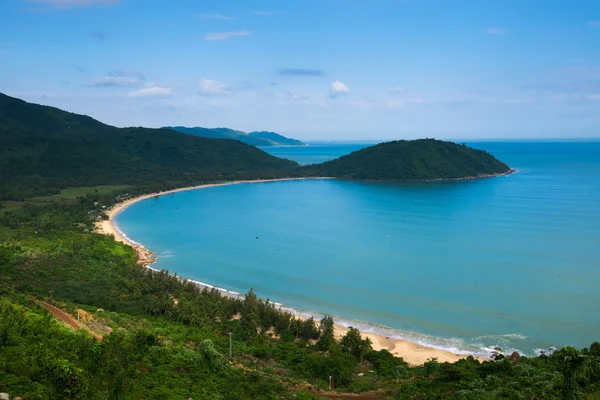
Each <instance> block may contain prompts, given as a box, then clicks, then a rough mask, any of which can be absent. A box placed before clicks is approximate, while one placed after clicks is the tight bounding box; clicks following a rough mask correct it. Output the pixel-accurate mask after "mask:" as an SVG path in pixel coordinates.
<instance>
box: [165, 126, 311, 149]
mask: <svg viewBox="0 0 600 400" xmlns="http://www.w3.org/2000/svg"><path fill="white" fill-rule="evenodd" d="M163 128H166V129H173V130H175V131H177V132H182V133H187V134H189V135H196V136H201V137H208V138H214V139H234V140H239V141H240V142H243V143H246V144H250V145H252V146H290V145H295V146H298V145H303V144H304V143H302V142H301V141H299V140H295V139H290V138H287V137H285V136H282V135H279V134H277V133H275V132H251V133H249V134H248V133H246V132H242V131H236V130H234V129H229V128H201V127H194V128H188V127H185V126H165V127H163Z"/></svg>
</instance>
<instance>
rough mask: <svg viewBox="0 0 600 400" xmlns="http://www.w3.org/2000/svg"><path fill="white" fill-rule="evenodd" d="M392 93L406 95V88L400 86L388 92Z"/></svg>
mask: <svg viewBox="0 0 600 400" xmlns="http://www.w3.org/2000/svg"><path fill="white" fill-rule="evenodd" d="M388 92H390V93H404V88H403V87H400V86H394V87H392V88H390V89H389V90H388Z"/></svg>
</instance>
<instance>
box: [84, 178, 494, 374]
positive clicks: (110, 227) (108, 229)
mask: <svg viewBox="0 0 600 400" xmlns="http://www.w3.org/2000/svg"><path fill="white" fill-rule="evenodd" d="M305 179H329V178H286V179H266V180H251V181H234V182H225V183H217V184H205V185H199V186H193V187H185V188H179V189H174V190H170V191H165V192H161V193H151V194H147V195H143V196H139V197H136V198H133V199H129V200H126V201H124V202H122V203H118V204H116V205H115V206H113V207H112V208H111V209H109V210H108V211H106V214H107V216H108V220H102V221H98V222H97V223H96V231H97V232H99V233H102V234H106V235H112V236H113V237H114V238H115V240H116V241H118V242H122V243H125V244H128V245H130V246H132V247H133V248H134V249H135V250H136V252H137V254H138V260H139V263H140V264H143V265H144V266H146V267H148V268H151V264H152V263H153V262H154V261H155V260H156V257H155V255H154V253H153V252H152V251H150V249H146V248H144V247H143V246H141V245H140V244H138V243H135V242H134V241H132V240H131V239H129V238H128V237H127V236H126V235H125V234H124V233H123V232H121V231H120V230H119V229H118V228H117V226H116V225H115V218H116V217H117V215H119V214H120V213H121V212H122V211H123V210H125V209H126V208H127V207H129V206H131V205H132V204H134V203H137V202H139V201H142V200H145V199H149V198H152V197H155V196H160V195H167V194H171V193H175V192H182V191H189V190H196V189H203V188H210V187H216V186H224V185H234V184H242V183H264V182H276V181H288V180H305ZM198 284H200V285H204V284H203V283H200V282H198ZM204 286H209V285H204ZM209 287H210V286H209ZM224 294H226V295H234V294H232V293H230V292H227V291H224ZM347 331H348V328H346V327H344V326H342V325H340V324H336V326H335V335H336V337H337V338H338V339H339V338H341V337H342V336H343V335H345V333H346V332H347ZM361 335H362V336H363V338H369V339H370V340H371V342H372V346H373V349H374V350H376V351H378V350H382V349H385V350H388V351H389V352H391V353H392V354H394V355H396V356H399V357H402V358H403V359H404V360H405V361H406V362H408V363H409V364H411V365H422V364H423V363H424V362H426V361H427V360H429V359H433V358H435V359H437V361H438V362H455V361H458V360H460V359H462V358H465V357H467V356H468V355H464V354H454V353H452V352H449V351H444V350H439V349H435V348H431V347H426V346H422V345H421V344H419V343H414V342H410V341H407V340H400V339H396V338H391V337H388V336H384V335H379V334H375V333H371V332H361ZM479 360H480V361H485V360H486V359H483V358H479Z"/></svg>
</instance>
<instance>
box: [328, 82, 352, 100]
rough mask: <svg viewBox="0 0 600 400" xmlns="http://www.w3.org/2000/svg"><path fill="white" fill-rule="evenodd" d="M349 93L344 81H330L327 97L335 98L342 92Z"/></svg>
mask: <svg viewBox="0 0 600 400" xmlns="http://www.w3.org/2000/svg"><path fill="white" fill-rule="evenodd" d="M346 93H350V89H349V88H348V86H346V84H345V83H344V82H341V81H337V80H336V81H333V82H332V83H331V90H330V91H329V97H331V98H332V99H335V98H337V97H339V96H341V95H343V94H346Z"/></svg>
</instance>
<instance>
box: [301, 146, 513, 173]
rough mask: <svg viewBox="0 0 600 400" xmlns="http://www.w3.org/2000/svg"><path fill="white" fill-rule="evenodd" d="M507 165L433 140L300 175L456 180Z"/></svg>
mask: <svg viewBox="0 0 600 400" xmlns="http://www.w3.org/2000/svg"><path fill="white" fill-rule="evenodd" d="M508 171H510V168H509V167H508V165H506V164H504V163H502V162H500V161H498V160H497V159H496V158H495V157H494V156H492V155H491V154H489V153H487V152H485V151H483V150H475V149H472V148H470V147H467V146H465V145H458V144H455V143H452V142H445V141H441V140H435V139H420V140H398V141H394V142H387V143H380V144H378V145H375V146H371V147H366V148H364V149H362V150H358V151H355V152H353V153H351V154H348V155H346V156H343V157H340V158H338V159H335V160H332V161H328V162H325V163H322V164H315V165H310V166H306V167H304V173H307V174H311V175H317V176H333V177H336V178H345V179H371V180H428V179H456V178H467V177H476V176H480V175H491V174H499V173H506V172H508Z"/></svg>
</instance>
